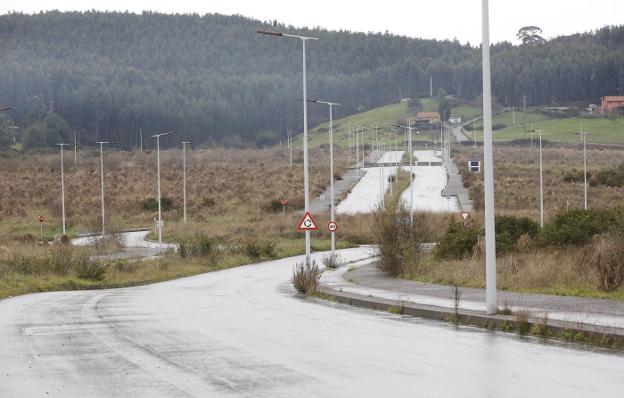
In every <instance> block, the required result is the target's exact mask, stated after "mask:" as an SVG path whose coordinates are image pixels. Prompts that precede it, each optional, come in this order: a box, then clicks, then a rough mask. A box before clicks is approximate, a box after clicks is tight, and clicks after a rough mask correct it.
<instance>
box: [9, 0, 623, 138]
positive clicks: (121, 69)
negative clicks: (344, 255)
mask: <svg viewBox="0 0 624 398" xmlns="http://www.w3.org/2000/svg"><path fill="white" fill-rule="evenodd" d="M94 26H97V27H98V28H97V29H93V27H94ZM527 28H530V27H527ZM257 29H266V30H282V31H286V30H288V31H289V32H291V33H299V34H305V35H310V36H315V37H319V38H320V39H321V40H319V41H318V42H315V43H314V45H312V46H310V47H309V49H308V51H309V54H308V55H309V56H308V60H309V61H308V62H309V69H308V73H309V75H308V81H309V89H310V93H311V94H312V95H313V96H315V97H319V98H329V99H333V100H336V101H337V102H340V103H341V104H342V106H341V107H340V108H338V109H336V111H337V112H339V113H340V114H338V115H336V116H341V115H350V114H354V113H357V112H362V111H365V110H370V109H373V108H375V107H377V106H380V105H384V104H389V103H396V102H398V101H399V100H400V99H402V98H406V97H411V98H421V97H426V96H427V94H428V89H429V78H430V77H433V81H434V85H435V86H436V91H438V92H439V91H440V90H441V91H444V92H446V93H457V97H460V98H462V99H467V100H476V99H478V97H479V96H480V94H481V80H480V76H481V74H480V68H481V58H480V52H479V48H478V47H473V46H471V45H469V44H465V45H463V44H460V43H459V42H458V41H449V40H445V41H437V40H422V39H411V38H407V37H401V36H394V35H391V34H363V33H351V32H330V31H326V30H322V29H317V28H315V29H307V28H304V29H294V28H292V27H290V26H285V25H283V24H280V23H278V22H277V21H273V22H261V21H258V20H252V19H248V18H244V17H241V16H223V15H214V14H213V15H204V16H200V15H197V14H193V15H179V14H178V15H164V14H158V13H152V12H145V13H143V14H141V15H136V14H131V13H118V12H96V11H91V12H84V13H81V12H67V13H62V12H58V11H52V12H45V13H38V14H32V15H26V14H20V13H10V14H7V15H3V16H1V17H0V36H1V37H2V38H3V40H2V42H1V43H0V52H1V53H2V54H3V56H4V59H3V61H4V62H3V73H4V74H5V75H6V76H10V78H7V79H3V80H2V81H0V103H4V104H11V105H13V106H14V107H15V108H16V110H14V111H12V113H11V116H12V117H13V120H15V121H17V122H18V124H19V125H20V127H21V132H23V133H24V134H23V135H22V138H23V141H22V142H23V143H25V144H27V145H24V147H25V148H34V147H37V146H39V145H43V143H44V141H45V145H49V144H50V141H49V140H48V139H47V138H49V137H51V136H52V135H53V134H48V133H49V132H50V131H52V129H49V128H48V127H49V126H47V127H46V128H43V127H44V126H43V125H42V124H41V122H42V120H43V119H45V115H46V114H55V115H57V116H58V117H60V118H62V119H63V120H65V121H67V122H68V123H67V124H69V125H71V126H72V128H76V129H78V130H80V132H81V133H80V137H81V142H82V143H83V144H88V143H93V142H94V141H95V140H97V139H107V140H112V141H116V142H119V143H120V145H121V146H122V147H124V148H130V147H136V146H138V142H139V129H140V128H142V129H143V132H144V133H151V132H154V131H163V130H172V129H175V130H178V131H183V132H184V133H185V135H186V136H187V138H189V139H190V140H192V141H193V142H196V143H202V142H205V143H213V142H218V143H222V144H227V145H232V146H243V145H252V144H256V145H258V146H260V147H262V146H265V145H267V143H274V142H277V141H278V140H279V139H282V140H285V137H286V130H287V127H290V128H292V129H293V131H301V127H302V126H301V118H300V116H299V113H298V109H299V104H298V103H297V101H292V100H291V99H289V98H290V97H289V96H284V93H298V92H300V87H299V83H300V82H299V75H300V64H299V58H298V56H297V52H298V51H299V50H298V49H297V46H295V45H294V44H293V45H287V44H285V43H279V44H278V43H277V42H276V41H275V39H271V38H268V37H263V36H260V35H257V34H256V33H255V32H256V30H257ZM525 33H526V34H524V35H523V36H522V37H521V39H522V40H523V41H526V40H529V41H530V42H531V43H533V44H532V45H527V44H525V45H520V46H513V45H512V44H511V43H508V42H503V43H498V44H496V45H494V46H492V64H493V67H492V71H493V76H492V78H493V82H492V87H493V88H494V95H495V97H496V98H498V100H499V101H500V102H501V103H504V104H505V105H509V106H511V105H516V106H518V105H519V104H520V103H522V100H523V97H524V96H526V100H527V103H528V104H529V105H532V104H545V103H560V102H563V101H569V100H576V99H578V98H594V99H596V98H598V97H600V96H602V95H607V94H617V93H618V92H619V93H621V89H622V87H624V83H623V82H624V67H623V66H622V65H624V62H623V57H624V47H623V45H622V43H624V39H623V36H624V28H623V27H621V26H615V27H605V28H602V29H599V30H597V31H595V32H591V33H585V34H575V35H571V36H563V37H558V38H555V39H552V40H549V41H547V42H542V41H541V40H539V41H537V42H536V41H535V40H533V39H534V38H535V37H539V33H535V32H533V31H530V30H527V31H526V32H525ZM120 42H123V43H124V45H123V46H119V45H117V44H118V43H120ZM111 43H113V45H111ZM215 43H217V44H215ZM250 59H251V60H253V62H248V60H250ZM327 59H331V60H332V62H325V61H326V60H327ZM570 59H574V60H575V62H570ZM438 89H439V90H438ZM293 96H295V94H293ZM42 104H43V107H42ZM423 109H427V106H426V105H425V104H423ZM163 110H165V111H163ZM233 110H236V111H233ZM433 110H435V109H433ZM22 111H23V112H24V113H23V114H24V118H23V122H24V124H23V125H22V118H21V112H22ZM241 114H242V115H245V117H240V115H241ZM18 115H19V117H18ZM326 118H327V112H326V109H324V108H323V107H310V122H311V123H312V124H314V123H317V122H320V121H323V120H326ZM44 124H45V123H44ZM33 126H34V127H33ZM63 130H64V131H66V129H65V128H64V129H63ZM2 136H4V135H2V134H0V140H1V137H2ZM42 136H43V138H44V139H43V140H42ZM149 141H151V140H149ZM145 142H146V145H153V142H148V140H145ZM174 142H175V141H174V140H173V139H171V138H168V139H164V140H163V142H162V144H163V146H165V147H166V146H173V145H174ZM0 145H1V144H0ZM5 146H6V144H5Z"/></svg>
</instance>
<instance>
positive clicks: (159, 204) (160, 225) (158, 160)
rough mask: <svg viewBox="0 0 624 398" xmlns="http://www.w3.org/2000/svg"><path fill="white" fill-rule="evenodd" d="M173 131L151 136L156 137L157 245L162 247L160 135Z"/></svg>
mask: <svg viewBox="0 0 624 398" xmlns="http://www.w3.org/2000/svg"><path fill="white" fill-rule="evenodd" d="M174 133H175V131H168V132H166V133H160V134H154V135H152V138H156V168H157V170H158V182H157V185H158V245H159V246H160V248H161V249H162V227H163V222H162V204H161V194H160V137H162V136H165V135H169V134H174Z"/></svg>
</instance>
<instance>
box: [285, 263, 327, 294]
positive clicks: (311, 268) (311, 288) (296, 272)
mask: <svg viewBox="0 0 624 398" xmlns="http://www.w3.org/2000/svg"><path fill="white" fill-rule="evenodd" d="M320 278H321V270H320V269H319V267H318V266H317V265H316V262H312V264H305V265H304V264H303V263H299V264H296V265H295V268H294V269H293V277H292V283H293V286H294V287H295V290H297V291H298V292H299V293H303V294H312V293H314V292H315V291H316V288H317V287H318V281H319V279H320Z"/></svg>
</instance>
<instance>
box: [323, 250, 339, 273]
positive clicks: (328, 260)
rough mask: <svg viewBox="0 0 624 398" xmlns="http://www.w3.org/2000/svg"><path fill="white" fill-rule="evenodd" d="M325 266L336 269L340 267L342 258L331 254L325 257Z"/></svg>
mask: <svg viewBox="0 0 624 398" xmlns="http://www.w3.org/2000/svg"><path fill="white" fill-rule="evenodd" d="M323 265H324V266H325V267H327V268H331V269H336V268H338V267H339V266H340V256H339V255H337V254H334V255H333V256H332V255H331V253H330V254H328V255H326V256H324V257H323Z"/></svg>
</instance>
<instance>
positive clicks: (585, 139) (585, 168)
mask: <svg viewBox="0 0 624 398" xmlns="http://www.w3.org/2000/svg"><path fill="white" fill-rule="evenodd" d="M581 123H582V122H581ZM582 130H583V125H582V124H581V131H580V132H578V133H574V134H578V135H580V136H581V139H582V140H583V193H584V207H583V208H584V209H585V210H587V134H588V132H587V131H582Z"/></svg>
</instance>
